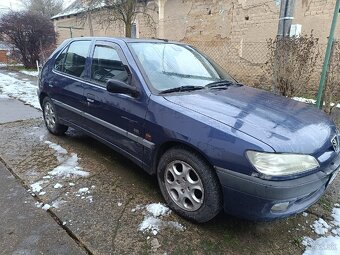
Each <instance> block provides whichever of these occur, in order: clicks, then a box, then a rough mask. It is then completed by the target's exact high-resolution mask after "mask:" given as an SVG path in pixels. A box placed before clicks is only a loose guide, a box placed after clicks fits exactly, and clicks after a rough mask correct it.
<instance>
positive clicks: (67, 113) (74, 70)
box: [48, 40, 91, 126]
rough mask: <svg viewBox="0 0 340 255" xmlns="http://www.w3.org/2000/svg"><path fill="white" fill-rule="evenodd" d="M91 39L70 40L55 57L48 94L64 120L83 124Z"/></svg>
mask: <svg viewBox="0 0 340 255" xmlns="http://www.w3.org/2000/svg"><path fill="white" fill-rule="evenodd" d="M90 45H91V40H79V41H73V42H71V43H70V44H69V45H68V46H67V47H66V48H65V49H64V50H63V51H62V52H61V53H60V54H59V56H58V57H57V58H56V61H55V64H54V68H53V70H52V72H53V75H52V76H51V79H50V80H49V81H48V86H49V87H50V91H51V93H50V95H51V98H52V101H53V102H54V104H55V106H56V108H57V111H58V115H59V116H60V117H61V118H62V119H63V120H64V121H66V122H69V123H72V124H74V125H77V126H83V125H82V124H83V123H84V118H83V116H82V112H83V111H84V107H85V106H86V105H85V97H84V86H83V82H84V80H85V74H86V62H87V59H88V54H89V50H90Z"/></svg>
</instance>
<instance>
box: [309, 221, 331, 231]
mask: <svg viewBox="0 0 340 255" xmlns="http://www.w3.org/2000/svg"><path fill="white" fill-rule="evenodd" d="M330 228H331V227H330V226H329V225H328V223H327V222H326V221H325V220H324V219H322V218H319V219H318V220H316V221H314V224H313V226H312V229H314V232H315V233H317V234H318V235H324V234H326V233H327V232H328V230H329V229H330Z"/></svg>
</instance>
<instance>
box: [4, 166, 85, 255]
mask: <svg viewBox="0 0 340 255" xmlns="http://www.w3.org/2000/svg"><path fill="white" fill-rule="evenodd" d="M35 202H36V201H35V199H34V198H33V197H32V196H31V195H30V194H29V193H28V192H27V191H26V189H24V188H23V187H22V185H21V184H20V183H19V182H18V181H17V180H16V179H15V178H14V176H13V175H12V174H11V173H10V172H9V171H8V170H7V168H6V167H5V166H4V165H3V164H2V163H1V162H0V226H1V228H0V240H1V242H0V251H1V252H0V253H1V254H17V255H19V254H25V255H31V254H32V255H33V254H34V255H35V254H75V255H76V254H87V253H86V252H85V251H83V249H82V248H81V247H79V245H78V244H77V243H76V242H75V241H74V240H73V239H72V238H71V237H70V236H69V235H68V234H67V232H66V231H65V230H64V229H63V228H61V227H60V226H59V225H58V224H57V222H56V221H55V220H54V219H53V218H52V217H51V216H50V215H49V214H48V213H47V212H46V211H44V210H42V209H41V208H37V207H35Z"/></svg>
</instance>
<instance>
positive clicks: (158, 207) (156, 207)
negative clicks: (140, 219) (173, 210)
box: [145, 203, 170, 217]
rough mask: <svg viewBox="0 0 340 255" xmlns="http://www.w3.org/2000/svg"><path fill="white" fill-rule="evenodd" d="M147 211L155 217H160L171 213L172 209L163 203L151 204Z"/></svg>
mask: <svg viewBox="0 0 340 255" xmlns="http://www.w3.org/2000/svg"><path fill="white" fill-rule="evenodd" d="M145 209H146V210H147V211H148V212H149V213H150V214H152V216H153V217H159V216H163V215H166V214H169V213H170V209H169V208H168V207H166V206H164V205H162V204H161V203H157V204H156V203H154V204H149V205H147V206H146V207H145Z"/></svg>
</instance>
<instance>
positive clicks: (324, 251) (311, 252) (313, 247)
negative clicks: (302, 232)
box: [302, 208, 340, 255]
mask: <svg viewBox="0 0 340 255" xmlns="http://www.w3.org/2000/svg"><path fill="white" fill-rule="evenodd" d="M332 217H333V221H332V222H331V223H330V224H328V223H327V222H326V221H325V220H323V219H322V218H319V219H318V220H316V221H314V224H313V225H312V226H311V227H312V229H314V231H315V233H317V234H318V235H321V237H319V238H317V239H316V240H313V239H312V238H310V237H304V238H303V240H302V244H303V245H304V246H306V250H305V252H304V253H303V255H339V254H340V228H339V226H340V208H333V210H332ZM336 227H337V228H336Z"/></svg>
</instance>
